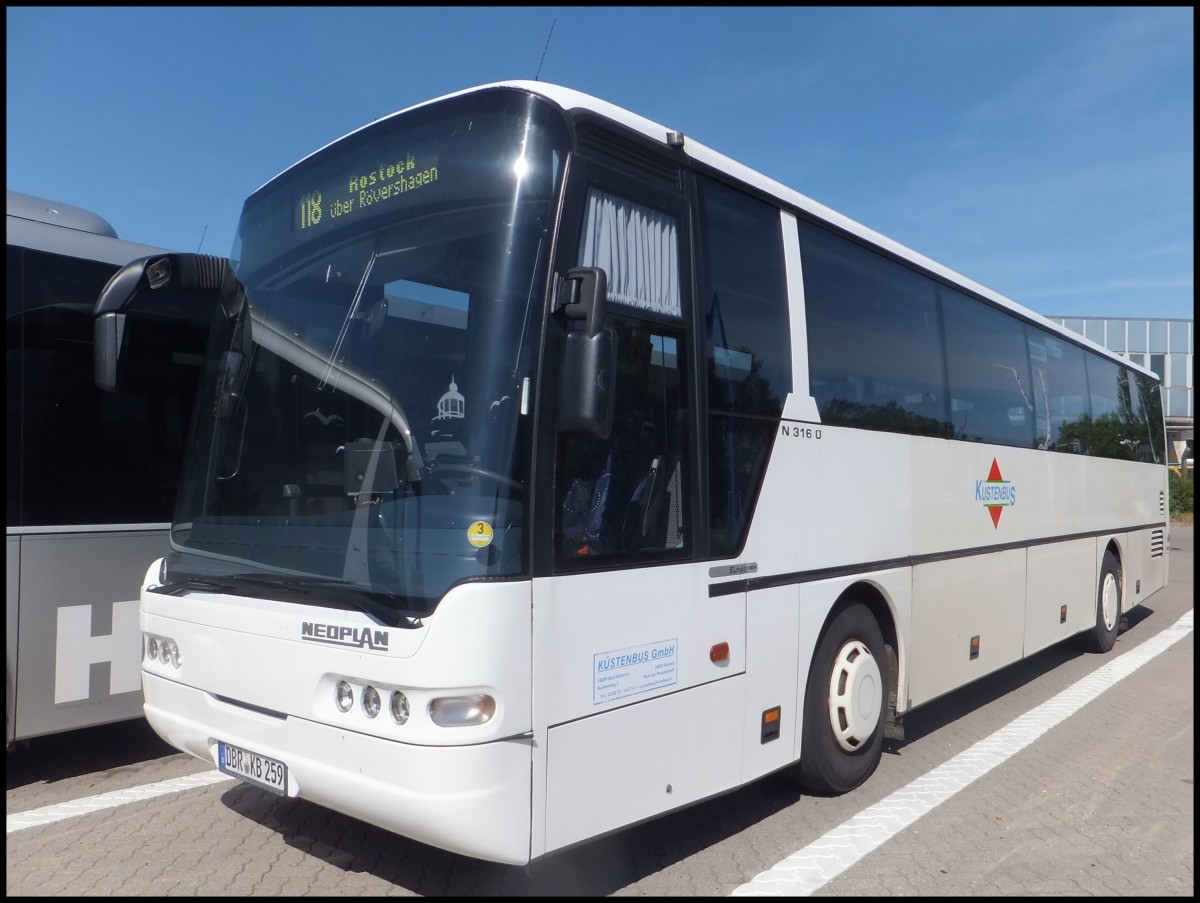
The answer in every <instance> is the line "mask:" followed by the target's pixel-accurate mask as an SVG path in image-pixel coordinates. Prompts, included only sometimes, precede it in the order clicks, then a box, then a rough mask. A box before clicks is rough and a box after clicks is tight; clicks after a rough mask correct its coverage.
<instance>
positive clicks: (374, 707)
mask: <svg viewBox="0 0 1200 903" xmlns="http://www.w3.org/2000/svg"><path fill="white" fill-rule="evenodd" d="M381 705H382V703H381V701H380V699H379V691H378V690H376V689H375V688H374V687H367V688H366V689H365V690H363V694H362V706H363V711H364V712H366V713H367V717H368V718H374V717H375V716H376V715H378V714H379V709H380V706H381Z"/></svg>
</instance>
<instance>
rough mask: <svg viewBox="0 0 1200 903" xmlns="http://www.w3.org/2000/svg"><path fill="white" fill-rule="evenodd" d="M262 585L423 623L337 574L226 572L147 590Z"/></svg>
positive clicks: (244, 589) (398, 623) (393, 620)
mask: <svg viewBox="0 0 1200 903" xmlns="http://www.w3.org/2000/svg"><path fill="white" fill-rule="evenodd" d="M263 588H266V589H269V590H274V591H275V592H276V593H278V594H280V595H284V596H308V595H311V594H312V590H313V589H320V590H322V592H321V600H322V601H323V602H324V601H328V600H329V599H330V597H331V596H332V597H333V598H335V599H337V600H338V601H340V602H342V603H343V604H346V605H349V606H350V607H351V608H356V609H358V610H359V611H361V612H364V613H366V614H368V615H371V616H372V617H374V618H377V619H378V620H380V621H382V622H383V623H384V624H387V625H388V626H389V627H402V628H405V629H412V628H416V627H422V626H424V625H423V624H422V623H421V616H420V615H419V614H413V613H408V612H404V611H402V610H400V609H396V608H392V607H391V606H389V605H385V604H384V603H383V602H380V601H379V600H378V599H376V598H375V595H376V594H374V593H372V592H370V591H369V590H364V589H359V588H356V587H355V586H354V584H353V583H352V582H351V581H349V580H345V579H343V578H341V577H302V576H295V575H285V574H278V575H272V574H230V575H229V576H227V577H221V578H219V579H212V578H206V577H185V578H184V579H182V580H178V581H175V582H172V583H162V584H159V585H158V586H153V587H150V588H149V590H150V592H154V593H163V594H164V595H168V596H179V595H183V594H184V593H185V592H204V593H229V594H230V595H234V596H251V595H255V594H256V592H258V591H260V590H262V589H263Z"/></svg>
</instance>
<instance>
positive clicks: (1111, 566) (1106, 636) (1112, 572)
mask: <svg viewBox="0 0 1200 903" xmlns="http://www.w3.org/2000/svg"><path fill="white" fill-rule="evenodd" d="M1120 632H1121V563H1120V562H1119V561H1117V556H1116V555H1114V554H1113V553H1112V551H1111V550H1110V551H1107V552H1105V553H1104V563H1103V564H1102V565H1101V567H1100V585H1099V586H1098V587H1097V588H1096V623H1095V624H1094V625H1092V629H1091V630H1088V631H1085V632H1084V633H1081V634H1080V635H1079V645H1080V646H1081V647H1082V648H1083V649H1084V650H1085V651H1087V652H1108V651H1109V650H1110V649H1112V647H1113V644H1114V643H1116V641H1117V634H1118V633H1120Z"/></svg>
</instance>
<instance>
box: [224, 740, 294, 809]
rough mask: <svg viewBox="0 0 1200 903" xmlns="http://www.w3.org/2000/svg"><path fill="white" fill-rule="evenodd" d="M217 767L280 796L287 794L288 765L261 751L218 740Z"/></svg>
mask: <svg viewBox="0 0 1200 903" xmlns="http://www.w3.org/2000/svg"><path fill="white" fill-rule="evenodd" d="M217 768H219V769H220V770H221V771H223V772H224V773H225V774H231V775H233V776H234V777H235V778H241V779H242V780H243V781H246V782H247V783H250V784H253V785H254V786H256V787H261V788H262V789H263V790H269V791H271V793H277V794H279V795H280V796H287V766H286V765H284V764H283V763H282V762H279V761H276V760H275V759H272V758H269V757H268V756H264V755H262V754H260V753H256V752H251V751H250V750H248V749H242V748H241V747H239V746H233V745H232V744H229V743H224V742H222V741H220V740H218V741H217Z"/></svg>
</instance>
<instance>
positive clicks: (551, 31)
mask: <svg viewBox="0 0 1200 903" xmlns="http://www.w3.org/2000/svg"><path fill="white" fill-rule="evenodd" d="M557 21H558V19H555V20H554V21H553V22H551V23H550V34H548V35H546V46H545V47H543V48H542V58H541V59H540V60H538V67H537V72H535V73H534V75H533V80H534V81H537V80H538V76H539V75H541V74H542V63H544V62H545V61H546V50H547V49H549V47H550V38H551V37H553V35H554V24H555V22H557Z"/></svg>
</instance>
